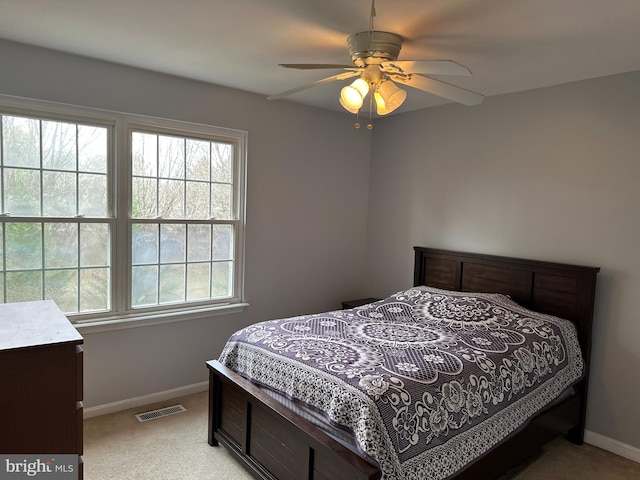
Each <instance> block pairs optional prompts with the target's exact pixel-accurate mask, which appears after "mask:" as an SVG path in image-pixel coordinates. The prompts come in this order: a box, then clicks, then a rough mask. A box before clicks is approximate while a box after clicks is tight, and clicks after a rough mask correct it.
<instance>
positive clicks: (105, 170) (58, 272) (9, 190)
mask: <svg viewBox="0 0 640 480" xmlns="http://www.w3.org/2000/svg"><path fill="white" fill-rule="evenodd" d="M83 113H86V112H83ZM90 113H91V112H90ZM0 126H1V128H0V191H1V196H0V202H1V207H2V210H1V216H0V300H2V301H3V302H20V301H29V300H41V299H51V300H54V301H55V302H56V303H57V304H58V306H59V307H60V308H61V310H62V311H63V312H65V313H66V314H68V316H69V318H70V319H72V320H74V321H78V322H82V321H85V320H92V321H95V320H110V319H122V318H136V317H137V316H141V315H145V316H147V317H148V316H149V315H157V314H161V313H167V312H171V313H183V312H187V313H188V312H191V311H195V310H198V311H200V310H202V309H205V310H206V309H211V308H220V307H222V306H225V305H234V304H239V303H241V302H242V273H243V264H242V253H243V238H244V235H243V231H244V155H245V142H246V134H245V133H244V132H238V131H233V130H226V129H220V128H214V127H208V126H202V125H193V124H184V123H179V122H170V121H160V120H156V119H145V118H138V117H135V118H133V117H132V118H122V117H113V118H109V117H108V116H105V115H104V114H101V115H97V114H96V115H95V117H92V116H91V115H89V116H82V117H79V116H77V115H69V114H67V113H66V112H63V113H62V114H61V113H59V112H47V113H33V112H32V111H26V110H25V111H23V110H20V109H15V108H9V107H7V108H5V109H4V110H0Z"/></svg>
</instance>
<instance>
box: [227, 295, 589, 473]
mask: <svg viewBox="0 0 640 480" xmlns="http://www.w3.org/2000/svg"><path fill="white" fill-rule="evenodd" d="M220 361H221V363H223V364H224V365H226V366H227V367H229V368H231V369H233V370H235V371H237V372H238V373H240V374H241V375H243V376H244V377H246V378H249V379H250V380H252V381H254V382H256V383H258V384H261V385H264V386H266V387H269V388H271V389H274V390H276V391H279V392H281V393H283V394H285V395H287V396H289V397H291V398H292V399H294V400H296V401H299V402H302V403H303V404H305V405H307V406H309V407H311V408H314V409H317V410H318V411H321V412H324V414H325V415H326V417H327V419H328V420H329V421H331V422H332V423H334V424H336V425H340V426H342V427H343V428H345V429H347V430H348V431H351V432H353V434H354V437H355V439H356V442H357V444H358V448H359V449H360V450H361V452H362V453H363V454H364V455H365V456H367V457H369V458H370V459H372V460H373V461H375V463H377V464H378V465H379V466H380V469H381V470H382V472H383V478H384V479H385V480H412V479H415V480H419V479H420V480H422V479H425V478H429V479H433V480H440V479H445V478H448V477H450V476H452V475H454V474H455V473H456V472H457V471H459V470H460V469H462V468H463V467H464V466H465V465H467V464H469V463H470V462H472V461H473V460H474V459H475V458H477V457H479V456H481V455H482V454H483V453H485V452H487V451H489V450H490V449H491V448H492V447H494V446H495V445H496V444H497V443H499V442H500V441H501V440H503V439H505V438H507V437H508V436H509V435H511V434H512V433H514V432H515V431H517V430H518V429H519V428H521V427H522V426H524V425H525V424H526V423H527V422H528V421H529V420H530V419H531V418H532V417H533V416H534V415H535V414H536V413H538V412H540V411H541V410H544V409H545V407H546V406H547V405H549V404H550V403H552V402H553V401H554V400H555V399H556V398H557V397H558V396H559V395H560V394H561V393H562V392H563V391H564V390H565V389H566V388H567V387H569V386H571V385H572V384H573V383H575V382H576V381H578V380H579V379H580V378H581V376H582V372H583V361H582V357H581V354H580V347H579V345H578V340H577V336H576V332H575V327H574V326H573V324H572V323H570V322H568V321H566V320H561V319H559V318H556V317H552V316H549V315H543V314H540V313H536V312H533V311H530V310H527V309H525V308H523V307H520V306H519V305H517V304H516V303H515V302H513V301H512V300H511V299H510V298H509V297H507V296H504V295H498V294H484V293H473V294H471V293H462V292H450V291H445V290H438V289H434V288H429V287H417V288H412V289H410V290H406V291H402V292H398V293H396V294H395V295H392V296H391V297H388V298H386V299H384V300H381V301H378V302H375V303H372V304H370V305H366V306H363V307H359V308H356V309H352V310H338V311H334V312H329V313H322V314H316V315H305V316H299V317H293V318H287V319H282V320H273V321H267V322H262V323H258V324H255V325H252V326H250V327H247V328H244V329H242V330H240V331H238V332H236V333H235V334H234V335H232V337H231V338H230V339H229V341H228V343H227V345H226V347H225V349H224V351H223V353H222V355H221V357H220Z"/></svg>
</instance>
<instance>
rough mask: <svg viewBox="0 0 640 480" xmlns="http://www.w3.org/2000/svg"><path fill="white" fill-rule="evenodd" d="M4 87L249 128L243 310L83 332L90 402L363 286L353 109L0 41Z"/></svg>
mask: <svg viewBox="0 0 640 480" xmlns="http://www.w3.org/2000/svg"><path fill="white" fill-rule="evenodd" d="M0 59H2V74H1V75H0V94H4V95H14V96H23V97H31V98H34V99H43V100H48V101H54V102H63V103H67V104H72V105H81V106H85V107H95V108H103V109H108V110H114V111H120V112H127V113H135V114H141V115H152V116H157V117H163V118H171V119H176V120H185V121H191V122H198V123H204V124H210V125H216V126H221V127H227V128H235V129H242V130H247V131H248V132H249V134H248V137H249V140H248V167H247V170H248V184H247V190H248V194H247V228H246V256H245V270H246V277H245V284H246V298H247V301H248V302H249V303H250V307H248V308H247V309H246V310H245V311H244V312H242V313H240V314H235V315H225V316H215V317H211V318H207V319H202V320H193V321H184V322H178V323H170V324H165V325H157V326H150V327H142V328H132V329H126V330H116V331H108V332H100V333H84V332H82V331H81V333H83V335H84V336H85V407H92V406H96V405H103V404H107V403H111V402H116V401H121V400H125V399H130V398H134V397H140V396H145V395H149V394H153V393H156V392H161V391H165V390H170V389H173V388H178V387H182V386H185V385H191V384H194V383H198V382H202V381H205V380H206V379H207V378H208V377H207V369H206V367H205V361H206V360H209V359H211V358H214V357H217V356H218V354H219V353H220V350H221V349H222V347H223V345H224V342H225V341H226V339H227V338H228V337H229V335H230V334H231V333H233V332H234V331H235V330H237V329H239V328H242V327H243V326H246V325H248V324H250V323H253V322H255V321H258V320H264V319H270V318H277V317H282V316H291V315H297V314H300V313H311V312H320V311H325V310H330V309H336V308H340V302H341V301H342V300H345V299H350V298H358V296H360V295H361V294H362V291H361V288H362V284H361V273H362V269H363V262H364V255H365V251H364V245H365V243H366V218H367V200H368V177H369V173H368V172H369V157H370V150H369V148H370V143H371V138H370V133H369V132H367V131H362V130H360V131H355V130H354V129H353V126H352V122H351V119H350V118H349V116H345V115H341V114H339V113H333V112H326V111H322V110H316V109H311V108H304V107H300V106H296V105H293V104H291V103H287V102H270V101H268V100H266V99H265V98H264V97H262V96H258V95H253V94H248V93H244V92H239V91H235V90H231V89H226V88H221V87H215V86H212V85H207V84H204V83H198V82H193V81H188V80H184V79H180V78H177V77H171V76H165V75H158V74H154V73H150V72H146V71H142V70H137V69H133V68H127V67H123V66H119V65H114V64H108V63H102V62H97V61H92V60H89V59H85V58H81V57H75V56H70V55H64V54H60V53H55V52H51V51H46V50H41V49H36V48H31V47H26V46H23V45H19V44H14V43H9V42H3V41H0Z"/></svg>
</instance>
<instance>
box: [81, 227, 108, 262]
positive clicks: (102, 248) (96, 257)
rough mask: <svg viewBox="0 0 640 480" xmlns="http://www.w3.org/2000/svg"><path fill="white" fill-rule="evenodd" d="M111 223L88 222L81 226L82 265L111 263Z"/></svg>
mask: <svg viewBox="0 0 640 480" xmlns="http://www.w3.org/2000/svg"><path fill="white" fill-rule="evenodd" d="M110 247H111V243H110V240H109V225H108V224H105V223H87V224H84V225H81V226H80V265H81V266H83V267H108V266H110V265H111V248H110Z"/></svg>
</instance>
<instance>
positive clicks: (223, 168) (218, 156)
mask: <svg viewBox="0 0 640 480" xmlns="http://www.w3.org/2000/svg"><path fill="white" fill-rule="evenodd" d="M211 160H212V161H211V180H212V181H214V182H223V183H232V181H233V145H229V144H227V143H212V144H211Z"/></svg>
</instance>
